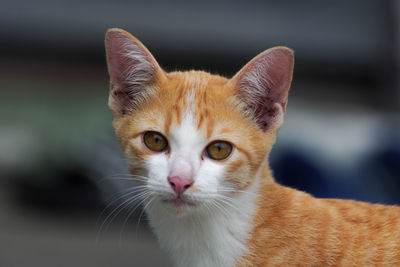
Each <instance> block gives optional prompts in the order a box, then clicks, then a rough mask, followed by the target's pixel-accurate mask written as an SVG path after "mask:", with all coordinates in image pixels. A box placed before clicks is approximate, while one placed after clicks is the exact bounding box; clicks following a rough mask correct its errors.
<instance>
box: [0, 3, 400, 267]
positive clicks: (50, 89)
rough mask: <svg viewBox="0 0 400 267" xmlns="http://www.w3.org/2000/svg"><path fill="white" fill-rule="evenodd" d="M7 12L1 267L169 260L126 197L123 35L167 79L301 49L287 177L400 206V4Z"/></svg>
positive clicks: (282, 167)
mask: <svg viewBox="0 0 400 267" xmlns="http://www.w3.org/2000/svg"><path fill="white" fill-rule="evenodd" d="M0 4H1V8H0V25H1V27H0V266H4V267H25V266H59V267H62V266H68V267H69V266H85V267H89V266H96V267H102V266H120V267H122V266H170V262H169V260H168V258H167V257H166V255H165V254H164V253H163V252H162V251H161V250H160V249H159V248H158V245H157V242H156V240H155V238H154V236H153V235H152V234H151V233H150V232H149V229H148V227H147V223H146V220H147V219H146V218H145V216H141V215H143V214H142V213H141V209H140V207H139V208H137V209H136V210H134V211H133V208H134V205H127V204H129V203H128V202H127V199H128V198H127V197H129V195H126V194H125V195H124V192H126V191H125V190H126V189H127V188H130V187H131V186H132V183H131V181H130V180H129V176H128V175H127V174H128V172H127V170H126V168H125V163H124V160H123V156H122V154H121V151H120V148H119V146H118V144H117V142H116V141H115V137H114V135H113V130H112V127H111V121H112V118H111V113H110V111H109V110H108V108H107V97H108V77H107V70H106V65H105V53H104V34H105V31H106V29H107V28H110V27H121V28H123V29H126V30H128V31H129V32H131V33H132V34H134V35H135V36H136V37H138V38H139V39H140V40H141V41H142V42H143V43H144V44H145V45H146V46H147V47H148V48H149V49H150V51H152V53H153V54H154V56H155V57H156V58H157V59H158V61H159V62H160V64H161V66H163V67H164V68H165V69H166V70H177V69H179V70H185V69H192V68H195V69H201V70H206V71H210V72H212V73H218V74H222V75H227V76H231V75H233V74H234V73H235V72H236V71H238V70H239V69H240V68H241V66H242V65H244V64H245V63H246V62H247V61H248V60H250V59H251V58H252V57H253V56H255V55H256V54H258V53H259V52H261V51H263V50H265V49H267V48H269V47H272V46H275V45H286V46H289V47H291V48H293V49H294V51H295V54H296V64H295V72H294V79H293V85H292V88H291V93H290V98H289V99H290V100H289V105H288V112H287V116H286V122H285V124H284V126H283V127H282V129H281V131H280V135H279V138H278V141H277V144H276V146H275V147H274V149H273V151H272V153H271V155H270V158H271V165H272V168H273V170H274V173H275V176H276V179H277V180H278V181H280V182H281V183H283V184H286V185H290V186H292V187H295V188H298V189H300V190H303V191H307V192H310V193H312V194H314V195H315V196H318V197H341V198H351V199H357V200H366V201H370V202H375V203H385V204H400V86H399V82H400V78H399V77H400V76H399V71H400V69H399V64H400V50H399V48H400V20H399V18H400V3H399V1H395V0H391V1H390V0H387V1H381V0H356V1H329V0H328V1H264V0H263V1H261V0H258V1H244V0H242V1H227V0H225V1H210V0H206V1H196V2H194V1H193V2H192V1H183V0H182V1H161V0H149V1H146V2H138V1H123V0H117V1H105V0H97V1H89V0H79V1H76V0H70V1H65V0H64V1H63V0H52V1H49V0H47V1H28V0H25V1H23V0H18V1H11V0H10V1H5V0H0ZM132 211H133V212H132Z"/></svg>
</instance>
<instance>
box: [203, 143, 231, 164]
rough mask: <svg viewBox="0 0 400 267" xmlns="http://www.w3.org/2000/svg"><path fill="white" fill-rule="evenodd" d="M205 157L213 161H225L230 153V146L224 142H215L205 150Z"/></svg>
mask: <svg viewBox="0 0 400 267" xmlns="http://www.w3.org/2000/svg"><path fill="white" fill-rule="evenodd" d="M206 152H207V156H209V157H210V158H212V159H215V160H223V159H226V158H227V157H228V156H229V155H230V154H231V152H232V145H231V144H230V143H228V142H225V141H215V142H212V143H211V144H209V145H208V146H207V148H206Z"/></svg>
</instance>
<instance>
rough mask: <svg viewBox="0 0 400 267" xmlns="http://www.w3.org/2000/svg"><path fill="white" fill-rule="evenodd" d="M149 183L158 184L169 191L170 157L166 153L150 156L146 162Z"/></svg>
mask: <svg viewBox="0 0 400 267" xmlns="http://www.w3.org/2000/svg"><path fill="white" fill-rule="evenodd" d="M145 165H146V169H147V171H148V179H149V183H151V184H157V185H160V186H162V187H163V188H168V189H169V187H170V186H169V184H168V180H167V177H168V156H167V154H166V153H158V154H154V155H148V156H147V158H146V160H145Z"/></svg>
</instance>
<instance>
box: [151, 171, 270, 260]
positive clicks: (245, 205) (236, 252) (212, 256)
mask: <svg viewBox="0 0 400 267" xmlns="http://www.w3.org/2000/svg"><path fill="white" fill-rule="evenodd" d="M257 176H258V177H257V178H256V179H255V182H254V183H253V184H252V185H251V186H250V187H249V188H248V189H247V191H246V192H243V193H241V194H239V195H238V196H237V197H236V198H233V199H231V200H230V202H227V203H219V204H218V205H221V206H222V208H220V210H219V211H218V212H216V211H211V210H210V211H209V212H202V213H198V214H197V213H194V214H190V215H173V214H171V213H170V212H167V211H165V209H164V208H163V207H161V206H160V207H157V206H154V207H152V209H149V210H147V214H148V216H149V218H150V225H151V226H152V228H153V230H154V232H155V234H156V236H157V237H158V239H159V241H160V243H161V245H162V246H163V247H164V249H165V250H166V251H167V252H169V254H170V255H171V257H172V259H173V261H174V263H175V265H176V266H233V265H234V263H235V262H236V261H237V260H239V259H240V258H241V257H242V256H243V255H244V254H246V252H247V244H246V242H247V239H248V237H249V232H250V231H251V229H252V222H253V216H254V214H255V213H256V210H257V204H256V203H257V194H258V191H259V189H260V187H261V185H262V184H265V183H268V181H270V182H272V181H273V180H272V178H271V176H270V171H269V169H268V168H263V171H262V172H261V173H259V174H258V175H257Z"/></svg>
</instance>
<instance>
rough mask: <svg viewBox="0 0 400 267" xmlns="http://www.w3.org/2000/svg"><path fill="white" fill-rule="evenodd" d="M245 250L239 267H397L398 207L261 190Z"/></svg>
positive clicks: (271, 187) (399, 240) (280, 188)
mask: <svg viewBox="0 0 400 267" xmlns="http://www.w3.org/2000/svg"><path fill="white" fill-rule="evenodd" d="M271 195H272V197H271ZM248 247H249V253H248V254H247V255H246V256H245V257H244V260H243V261H241V262H240V263H239V264H238V265H239V266H249V265H250V266H400V207H397V206H384V205H378V204H369V203H363V202H357V201H352V200H339V199H317V198H314V197H312V196H311V195H309V194H306V193H303V192H299V191H296V190H293V189H290V188H286V187H283V186H280V185H269V186H265V187H264V191H263V196H262V197H261V198H260V200H259V209H258V211H257V214H256V215H255V217H254V227H253V229H252V232H251V235H250V239H249V242H248Z"/></svg>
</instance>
